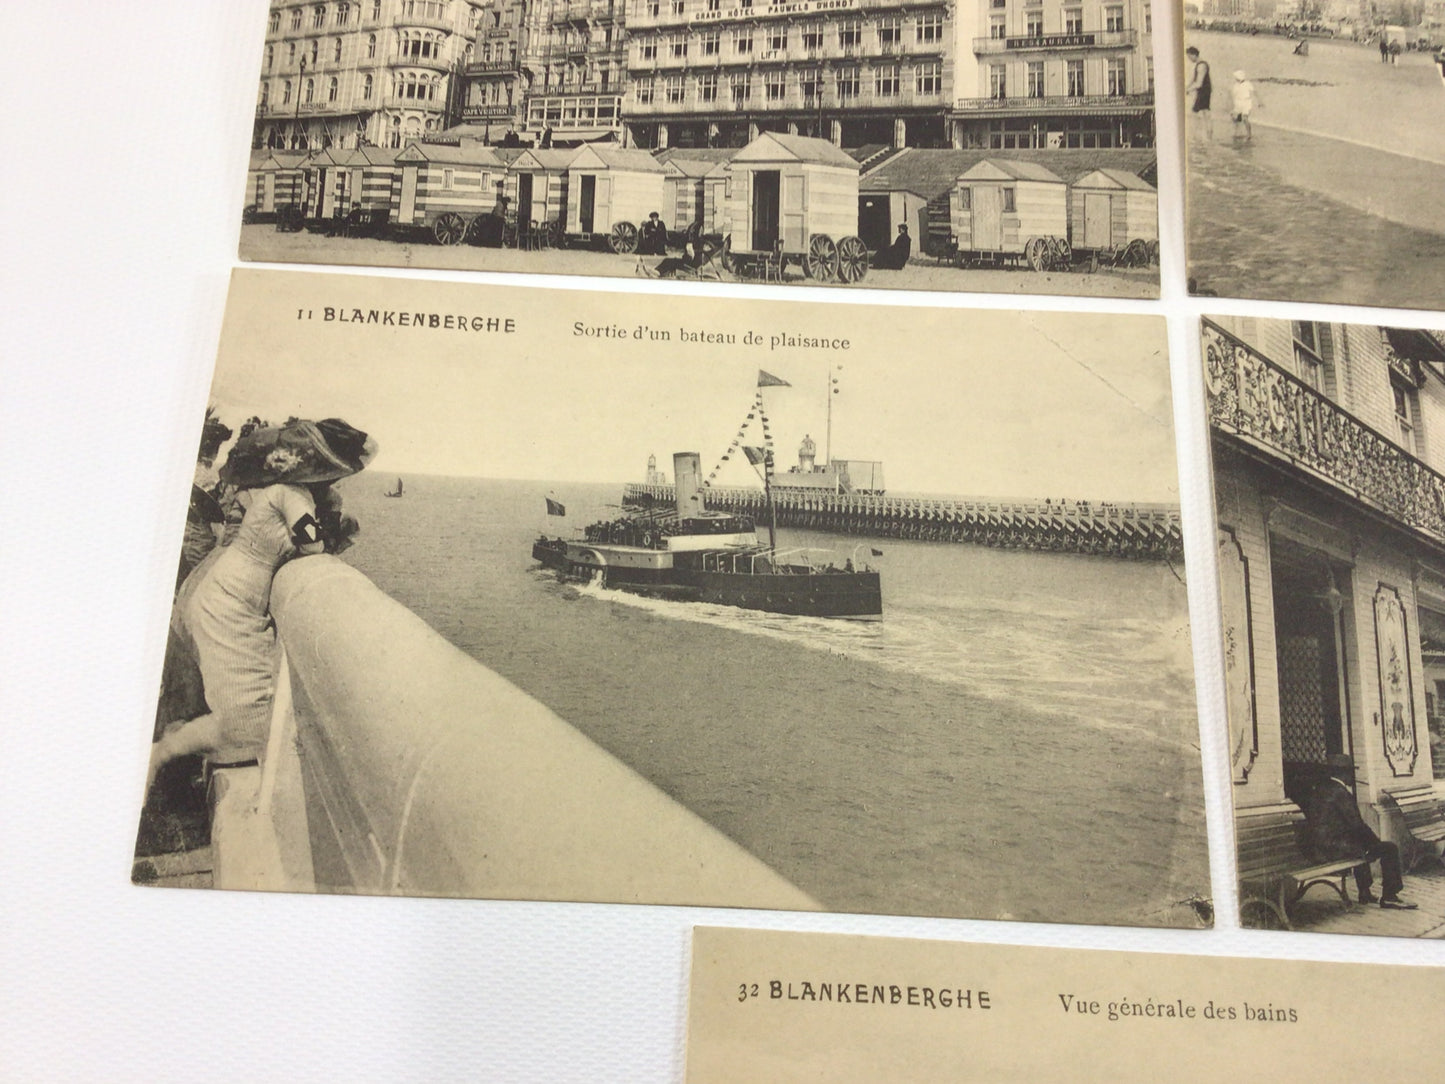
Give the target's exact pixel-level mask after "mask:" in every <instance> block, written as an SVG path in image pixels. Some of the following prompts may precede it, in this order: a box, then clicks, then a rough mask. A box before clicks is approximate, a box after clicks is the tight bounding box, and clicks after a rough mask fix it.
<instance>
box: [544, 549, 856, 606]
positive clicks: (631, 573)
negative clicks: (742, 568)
mask: <svg viewBox="0 0 1445 1084" xmlns="http://www.w3.org/2000/svg"><path fill="white" fill-rule="evenodd" d="M532 557H533V559H534V560H536V561H538V562H540V563H541V564H542V565H543V566H544V567H546V568H551V569H554V570H556V571H557V572H560V573H562V574H563V575H565V576H568V577H571V578H576V579H592V578H594V577H595V576H596V575H597V574H598V573H599V572H601V573H602V576H603V582H604V583H605V584H606V585H607V586H608V587H613V588H617V589H619V590H623V591H629V592H631V593H633V594H638V595H645V596H647V597H650V598H665V599H671V600H674V601H680V602H706V603H711V604H713V605H715V606H736V607H739V608H740V609H744V610H762V611H764V612H766V613H777V614H790V615H794V616H799V617H830V618H844V619H850V620H857V621H876V620H879V619H880V618H881V617H882V616H883V593H882V588H881V585H880V583H879V579H878V573H876V572H850V571H844V570H839V569H833V570H831V571H819V570H813V569H809V568H806V567H803V566H794V567H792V568H791V569H789V570H787V571H770V572H718V571H705V570H702V569H700V568H688V567H682V568H679V567H675V566H674V564H673V560H672V557H673V555H672V554H670V553H668V552H666V551H663V550H644V549H641V548H637V547H630V546H596V545H587V544H583V543H575V542H574V543H569V542H565V541H564V540H562V539H545V538H544V539H538V540H537V541H536V542H535V543H533V545H532Z"/></svg>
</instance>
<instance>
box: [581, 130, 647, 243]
mask: <svg viewBox="0 0 1445 1084" xmlns="http://www.w3.org/2000/svg"><path fill="white" fill-rule="evenodd" d="M667 174H668V168H667V166H666V165H664V164H663V163H661V162H659V161H658V160H657V159H656V158H654V157H653V156H652V155H650V154H649V153H647V151H643V150H636V149H629V148H622V147H614V146H606V147H599V146H593V145H589V146H585V147H583V148H581V149H580V150H579V151H577V153H576V156H575V157H574V158H573V159H572V161H571V162H570V163H569V164H568V166H567V223H566V234H567V237H568V239H570V240H574V241H580V242H582V243H583V244H593V243H596V242H599V241H601V242H606V244H607V245H608V246H609V247H611V249H612V251H614V252H632V251H634V250H635V249H636V248H637V228H638V226H639V225H640V224H641V223H643V222H646V221H647V218H648V216H649V215H650V214H651V213H652V212H653V211H657V212H658V213H659V215H661V217H662V221H663V225H665V226H667V227H668V228H672V221H671V219H672V214H671V212H670V210H669V208H668V207H667V204H666V201H667V192H666V187H665V179H666V177H667Z"/></svg>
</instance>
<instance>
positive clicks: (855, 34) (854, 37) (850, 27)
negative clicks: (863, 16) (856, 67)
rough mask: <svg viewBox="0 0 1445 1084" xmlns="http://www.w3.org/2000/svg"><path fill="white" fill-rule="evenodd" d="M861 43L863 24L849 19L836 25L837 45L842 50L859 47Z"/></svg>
mask: <svg viewBox="0 0 1445 1084" xmlns="http://www.w3.org/2000/svg"><path fill="white" fill-rule="evenodd" d="M862 41H863V24H862V23H860V22H858V21H856V20H853V19H850V20H848V21H847V22H842V23H839V24H838V44H839V45H840V46H842V47H843V48H844V49H847V48H849V47H851V46H854V45H860V44H862Z"/></svg>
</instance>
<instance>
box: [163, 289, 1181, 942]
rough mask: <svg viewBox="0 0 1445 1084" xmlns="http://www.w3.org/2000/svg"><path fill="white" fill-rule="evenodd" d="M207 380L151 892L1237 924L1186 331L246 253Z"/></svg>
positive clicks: (168, 697) (1130, 320)
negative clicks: (1184, 437)
mask: <svg viewBox="0 0 1445 1084" xmlns="http://www.w3.org/2000/svg"><path fill="white" fill-rule="evenodd" d="M900 316H902V317H903V318H904V319H906V320H907V321H908V325H907V326H906V327H901V326H900ZM901 338H902V339H907V338H912V339H914V340H916V341H918V342H950V343H959V344H967V346H966V348H960V349H959V350H958V352H957V353H956V354H955V355H954V356H952V357H951V358H950V359H949V361H948V363H947V364H946V365H942V366H940V364H939V363H938V360H937V358H936V356H934V355H932V354H929V353H926V352H922V351H917V352H910V351H900V350H899V348H898V347H899V343H900V341H901ZM210 406H211V410H210V413H209V416H208V418H207V420H206V428H205V430H204V431H203V437H202V458H201V462H200V463H199V464H198V467H197V481H196V485H195V488H194V489H193V491H192V502H191V515H190V520H189V523H188V526H187V547H186V553H185V556H184V558H183V566H184V567H183V568H182V569H180V570H178V573H179V582H180V583H181V586H180V587H179V591H178V594H177V600H176V606H175V618H174V620H173V622H172V644H171V651H170V659H169V666H168V670H167V678H166V682H165V691H164V694H163V698H162V706H161V710H160V712H159V714H158V718H157V720H156V724H157V726H156V732H155V734H154V739H155V741H154V745H153V749H154V750H155V757H154V759H153V763H154V765H155V770H156V783H155V785H154V786H153V787H152V788H151V791H150V797H149V801H148V804H147V807H146V812H145V816H144V821H143V826H142V832H141V843H140V852H139V854H138V860H137V866H136V870H137V877H138V879H141V880H150V881H157V882H161V883H191V882H192V881H193V882H194V883H209V884H214V885H216V886H222V887H267V888H280V889H296V890H307V891H311V890H315V891H356V892H375V893H414V894H431V895H438V894H439V895H456V896H484V897H510V898H533V899H568V900H589V901H634V902H648V903H692V904H726V905H737V906H752V907H772V908H824V909H828V910H834V911H856V912H876V913H889V914H914V915H945V916H975V917H987V918H1014V919H1028V920H1034V921H1072V922H1092V923H1120V924H1129V923H1132V924H1144V925H1167V926H1186V927H1195V926H1198V925H1200V924H1203V923H1206V922H1207V921H1208V918H1209V904H1208V900H1207V899H1206V897H1207V895H1208V886H1209V871H1208V864H1207V856H1206V844H1205V831H1204V818H1203V801H1202V797H1201V778H1200V760H1199V747H1198V740H1199V739H1198V723H1197V718H1196V712H1195V701H1194V683H1193V678H1192V656H1191V647H1190V637H1189V627H1188V614H1187V608H1186V588H1185V580H1184V569H1183V564H1182V560H1181V536H1180V517H1179V505H1178V485H1177V477H1176V466H1175V462H1176V461H1175V454H1174V429H1173V425H1172V414H1171V398H1170V388H1169V366H1168V359H1167V356H1166V347H1165V335H1164V326H1163V321H1161V320H1156V319H1153V318H1144V317H1126V316H1108V315H1087V314H1079V313H1020V312H1012V313H1006V312H979V311H932V310H914V311H910V312H908V313H906V314H900V313H899V312H897V311H893V310H883V309H880V308H874V307H862V308H859V307H854V306H846V307H840V306H837V305H799V304H797V303H792V304H783V303H777V302H768V303H762V302H748V303H743V302H741V301H719V300H716V299H681V300H678V301H676V302H674V303H673V304H671V305H670V306H669V309H668V312H667V315H666V316H665V317H664V318H662V319H661V320H660V319H659V313H658V310H657V308H656V306H655V304H653V303H652V302H651V300H650V299H648V298H645V297H637V296H632V295H608V294H603V293H596V292H568V291H558V290H528V289H517V288H486V287H481V286H477V285H472V284H440V283H424V282H418V281H386V280H383V279H377V278H352V277H341V276H328V275H317V274H305V273H275V272H244V271H243V272H238V273H237V275H236V276H235V279H234V282H233V286H232V295H231V299H230V304H229V307H228V312H227V317H226V322H225V328H224V332H223V336H222V343H221V348H220V357H219V361H218V363H217V369H216V375H215V382H214V384H213V387H212V391H211V396H210ZM192 439H193V435H191V434H188V435H187V438H186V441H187V443H189V442H190V441H191V440H192ZM358 526H359V530H357V529H356V528H357V527H358ZM174 586H175V585H169V584H168V585H166V587H167V588H172V587H174ZM273 625H274V628H273ZM207 765H208V767H207ZM227 765H229V767H225V766H227ZM208 781H209V795H208V793H207V789H206V788H207V785H208ZM188 817H189V820H188V819H187V818H188ZM176 878H179V879H180V882H177V881H176V880H175V879H176Z"/></svg>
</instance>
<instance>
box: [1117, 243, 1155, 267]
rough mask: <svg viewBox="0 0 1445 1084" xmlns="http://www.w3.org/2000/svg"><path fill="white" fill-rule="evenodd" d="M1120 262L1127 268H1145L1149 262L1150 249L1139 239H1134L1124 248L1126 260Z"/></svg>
mask: <svg viewBox="0 0 1445 1084" xmlns="http://www.w3.org/2000/svg"><path fill="white" fill-rule="evenodd" d="M1120 262H1121V263H1123V265H1124V266H1125V267H1143V266H1144V265H1145V264H1147V263H1148V262H1149V247H1148V246H1147V245H1145V244H1144V242H1143V241H1141V240H1139V238H1137V237H1136V238H1134V240H1132V241H1130V242H1129V243H1128V244H1127V245H1125V246H1124V258H1123V260H1121V261H1120Z"/></svg>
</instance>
